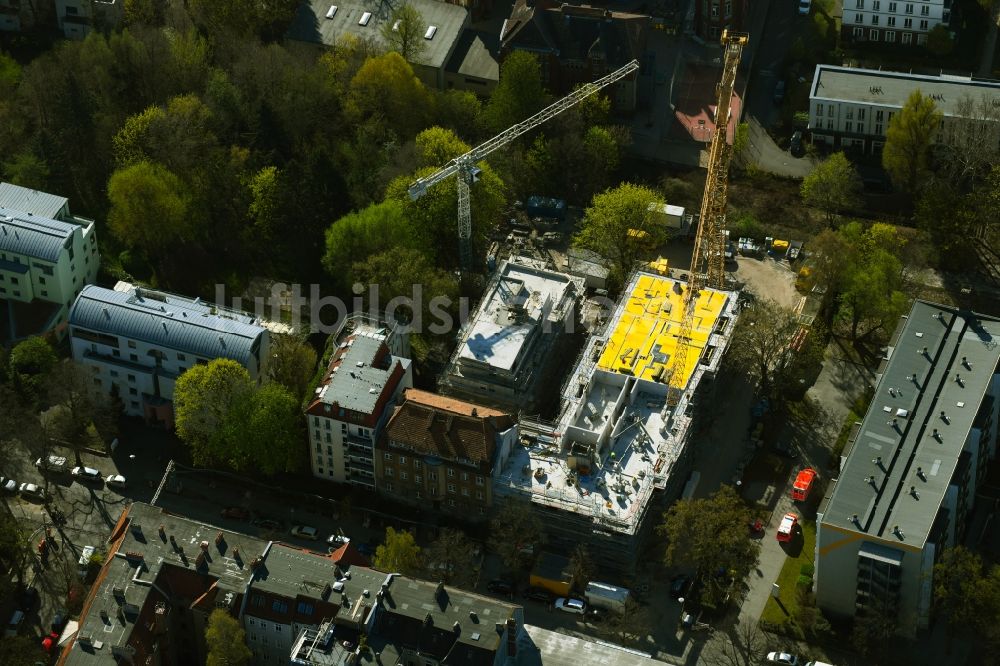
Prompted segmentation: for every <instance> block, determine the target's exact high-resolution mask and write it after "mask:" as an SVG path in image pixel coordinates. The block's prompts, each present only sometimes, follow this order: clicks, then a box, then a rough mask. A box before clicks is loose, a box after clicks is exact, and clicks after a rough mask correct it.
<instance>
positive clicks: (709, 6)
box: [694, 0, 748, 44]
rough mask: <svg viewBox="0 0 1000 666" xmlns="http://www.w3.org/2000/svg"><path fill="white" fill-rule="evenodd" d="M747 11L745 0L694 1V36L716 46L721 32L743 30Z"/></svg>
mask: <svg viewBox="0 0 1000 666" xmlns="http://www.w3.org/2000/svg"><path fill="white" fill-rule="evenodd" d="M747 10H748V2H747V0H695V3H694V31H695V34H696V35H698V37H700V38H701V39H703V40H705V41H707V42H710V43H712V44H718V43H719V39H721V38H722V31H723V30H730V31H737V32H739V31H741V30H744V28H745V22H746V18H747Z"/></svg>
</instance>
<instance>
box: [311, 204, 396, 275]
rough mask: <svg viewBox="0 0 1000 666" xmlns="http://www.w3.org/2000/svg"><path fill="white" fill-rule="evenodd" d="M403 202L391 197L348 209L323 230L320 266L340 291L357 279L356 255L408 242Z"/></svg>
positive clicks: (357, 256)
mask: <svg viewBox="0 0 1000 666" xmlns="http://www.w3.org/2000/svg"><path fill="white" fill-rule="evenodd" d="M403 211H404V207H403V204H402V203H401V202H400V201H398V200H395V199H390V200H387V201H384V202H382V203H378V204H372V205H370V206H368V207H367V208H363V209H361V210H359V211H356V212H353V213H348V214H347V215H345V216H344V217H342V218H340V219H339V220H337V221H336V222H334V223H333V224H332V225H330V228H329V229H327V230H326V253H325V254H324V255H323V268H325V269H326V272H327V273H328V274H329V275H330V276H331V277H332V278H333V281H334V284H335V285H336V287H337V289H338V290H339V291H340V292H341V293H344V294H346V293H348V292H349V291H350V289H351V285H352V284H353V283H354V282H357V281H358V280H357V278H356V277H355V270H354V263H355V262H356V261H357V260H358V258H359V257H371V256H374V255H377V254H381V253H382V252H385V251H387V250H389V249H391V248H393V247H395V246H396V245H404V246H405V245H411V244H412V241H410V239H409V234H410V227H409V226H408V223H407V221H406V218H405V216H404V214H403Z"/></svg>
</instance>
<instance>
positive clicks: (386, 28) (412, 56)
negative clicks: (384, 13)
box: [381, 4, 427, 64]
mask: <svg viewBox="0 0 1000 666" xmlns="http://www.w3.org/2000/svg"><path fill="white" fill-rule="evenodd" d="M426 29H427V24H426V23H425V22H424V17H423V16H421V14H420V12H419V11H417V9H416V8H415V7H413V6H412V5H408V4H404V5H402V6H400V7H399V8H398V9H396V10H395V11H393V12H392V15H391V16H390V17H389V20H388V21H386V22H385V23H383V24H382V28H381V31H382V37H383V39H385V41H386V43H387V44H388V45H389V49H390V50H392V51H398V52H399V54H400V55H401V56H403V60H406V61H407V62H409V63H410V64H418V63H419V62H420V57H421V56H422V55H423V52H424V50H425V49H426V40H425V38H424V32H425V30H426Z"/></svg>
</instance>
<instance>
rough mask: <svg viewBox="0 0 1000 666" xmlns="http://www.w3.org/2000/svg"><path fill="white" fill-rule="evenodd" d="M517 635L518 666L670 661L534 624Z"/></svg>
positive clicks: (632, 665) (651, 665) (629, 665)
mask: <svg viewBox="0 0 1000 666" xmlns="http://www.w3.org/2000/svg"><path fill="white" fill-rule="evenodd" d="M524 629H525V632H526V634H522V635H521V636H520V637H519V638H518V641H517V643H518V645H517V663H518V666H541V664H545V666H656V665H657V664H666V663H667V662H663V661H659V660H658V659H653V658H652V657H651V656H650V655H648V654H646V653H645V652H639V651H638V650H630V649H628V648H624V647H621V646H618V645H613V644H611V643H605V642H604V641H600V640H597V639H588V638H577V637H576V636H570V635H567V634H561V633H559V632H556V631H549V630H548V629H542V628H541V627H536V626H534V625H530V624H526V625H524Z"/></svg>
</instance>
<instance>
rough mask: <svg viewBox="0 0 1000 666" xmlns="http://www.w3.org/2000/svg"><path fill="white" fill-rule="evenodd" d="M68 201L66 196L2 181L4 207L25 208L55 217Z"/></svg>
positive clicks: (1, 204) (0, 193)
mask: <svg viewBox="0 0 1000 666" xmlns="http://www.w3.org/2000/svg"><path fill="white" fill-rule="evenodd" d="M66 203H67V199H66V197H60V196H57V195H55V194H48V193H47V192H39V191H38V190H32V189H29V188H27V187H21V186H20V185H13V184H11V183H0V207H2V208H13V209H15V210H23V211H24V212H26V213H32V214H34V215H38V216H40V217H48V218H51V219H55V218H56V216H58V215H59V212H60V211H61V210H62V209H63V206H65V205H66Z"/></svg>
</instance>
